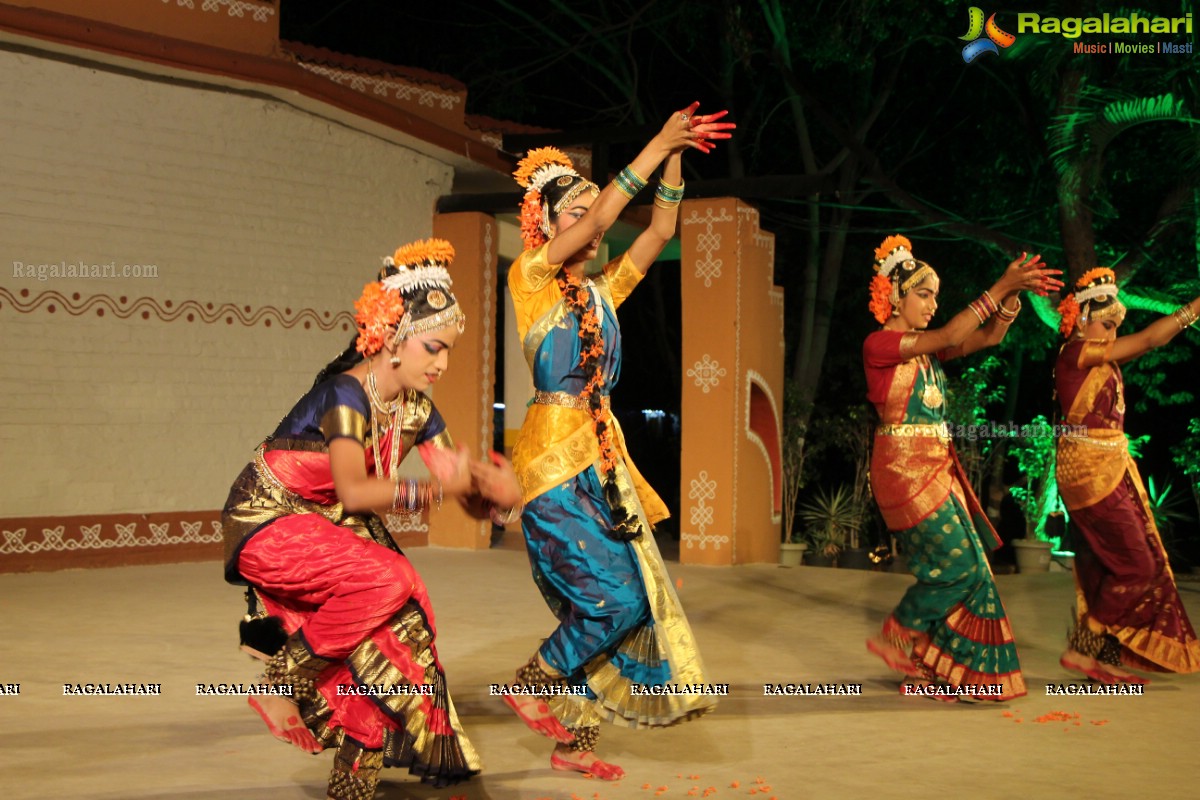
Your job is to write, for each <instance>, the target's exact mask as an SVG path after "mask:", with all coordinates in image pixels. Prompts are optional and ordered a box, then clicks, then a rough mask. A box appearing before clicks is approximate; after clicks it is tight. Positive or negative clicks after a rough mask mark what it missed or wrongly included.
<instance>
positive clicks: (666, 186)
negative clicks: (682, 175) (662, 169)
mask: <svg viewBox="0 0 1200 800" xmlns="http://www.w3.org/2000/svg"><path fill="white" fill-rule="evenodd" d="M658 182H659V184H660V185H661V186H662V187H663V188H664V189H668V190H670V191H672V192H682V191H683V186H684V184H683V183H680V184H679V185H678V186H672V185H671V184H669V183H667V179H666V178H659V179H658Z"/></svg>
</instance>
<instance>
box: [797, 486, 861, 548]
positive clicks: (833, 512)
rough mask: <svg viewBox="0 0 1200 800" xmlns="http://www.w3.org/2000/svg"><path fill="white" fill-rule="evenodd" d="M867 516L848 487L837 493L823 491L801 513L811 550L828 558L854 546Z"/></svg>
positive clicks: (852, 488)
mask: <svg viewBox="0 0 1200 800" xmlns="http://www.w3.org/2000/svg"><path fill="white" fill-rule="evenodd" d="M865 513H866V509H865V508H864V506H863V504H862V503H861V502H859V501H858V500H856V499H855V497H854V487H852V486H848V485H846V484H844V483H843V484H842V485H841V486H838V487H837V488H836V489H834V490H833V492H829V491H827V490H826V489H825V487H821V488H820V489H819V490H818V491H817V494H816V496H815V497H813V498H812V499H810V500H809V501H808V502H807V503H805V504H804V505H803V506H801V507H800V510H799V516H800V519H801V520H802V521H803V522H804V526H805V538H806V539H807V540H808V543H809V546H810V547H811V548H812V549H813V550H815V551H816V552H817V553H819V554H821V555H824V556H836V555H837V554H838V553H840V552H841V551H842V550H843V549H844V548H845V547H846V544H847V541H849V542H850V545H851V546H854V544H855V542H856V541H857V535H858V531H859V530H860V529H861V528H862V524H863V518H864V515H865Z"/></svg>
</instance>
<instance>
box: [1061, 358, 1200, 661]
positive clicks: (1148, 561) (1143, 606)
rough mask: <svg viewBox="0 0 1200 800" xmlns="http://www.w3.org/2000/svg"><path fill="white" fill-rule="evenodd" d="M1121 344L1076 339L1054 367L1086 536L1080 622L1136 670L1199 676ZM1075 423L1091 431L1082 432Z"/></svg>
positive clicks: (1073, 508)
mask: <svg viewBox="0 0 1200 800" xmlns="http://www.w3.org/2000/svg"><path fill="white" fill-rule="evenodd" d="M1112 346H1113V343H1112V342H1106V341H1101V340H1083V339H1077V340H1073V341H1070V342H1068V343H1067V344H1065V345H1063V347H1062V350H1060V351H1059V355H1058V361H1057V363H1056V364H1055V367H1054V378H1055V389H1056V391H1057V394H1058V400H1059V403H1060V405H1061V408H1062V412H1063V420H1062V421H1063V423H1064V433H1062V434H1060V435H1059V438H1058V460H1057V478H1058V490H1059V493H1060V494H1061V495H1062V498H1063V503H1064V504H1065V505H1066V507H1067V511H1068V512H1069V513H1070V515H1071V522H1072V523H1073V524H1074V526H1075V528H1076V529H1077V530H1078V531H1079V533H1080V535H1081V539H1082V542H1080V543H1078V544H1077V545H1076V550H1077V552H1076V554H1075V589H1076V615H1077V617H1078V623H1079V624H1081V625H1087V627H1088V628H1089V629H1090V630H1091V631H1092V632H1094V633H1100V634H1107V635H1110V636H1113V637H1115V638H1116V639H1117V641H1118V642H1119V643H1120V645H1121V661H1122V663H1124V664H1126V665H1127V666H1131V667H1134V668H1135V669H1144V670H1153V671H1160V672H1164V671H1165V672H1196V671H1198V670H1200V642H1198V641H1197V639H1196V633H1195V631H1194V630H1193V629H1192V624H1191V622H1190V621H1189V620H1188V617H1187V612H1186V611H1185V610H1184V607H1183V603H1182V602H1181V601H1180V598H1179V592H1178V590H1177V589H1176V587H1175V576H1174V574H1173V573H1172V572H1171V565H1170V564H1169V563H1168V561H1167V553H1166V551H1165V550H1164V549H1163V545H1162V539H1161V538H1160V537H1159V535H1158V527H1157V526H1156V525H1155V523H1154V514H1153V512H1152V511H1151V509H1150V500H1149V498H1148V497H1147V495H1146V489H1145V486H1144V485H1143V484H1142V478H1141V475H1139V474H1138V469H1137V465H1136V464H1135V463H1134V461H1133V458H1132V457H1131V456H1130V454H1129V446H1128V441H1127V439H1126V438H1125V386H1124V381H1123V379H1122V376H1121V368H1120V366H1118V365H1117V364H1116V362H1114V361H1112V358H1111V353H1112ZM1072 426H1077V427H1078V428H1083V429H1086V433H1083V432H1082V431H1081V432H1080V433H1079V434H1078V435H1076V434H1074V433H1073V432H1072Z"/></svg>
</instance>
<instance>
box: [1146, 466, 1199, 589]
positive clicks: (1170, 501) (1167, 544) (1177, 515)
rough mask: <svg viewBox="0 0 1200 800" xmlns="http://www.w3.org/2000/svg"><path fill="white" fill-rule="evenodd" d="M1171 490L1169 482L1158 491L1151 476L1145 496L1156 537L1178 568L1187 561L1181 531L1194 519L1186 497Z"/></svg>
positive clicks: (1171, 486) (1189, 502) (1189, 501)
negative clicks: (1148, 502)
mask: <svg viewBox="0 0 1200 800" xmlns="http://www.w3.org/2000/svg"><path fill="white" fill-rule="evenodd" d="M1173 489H1174V486H1173V485H1172V483H1171V481H1169V480H1168V481H1167V482H1166V483H1165V484H1163V486H1162V489H1159V488H1158V485H1157V482H1156V481H1155V480H1154V476H1153V475H1151V476H1150V478H1149V480H1148V481H1147V482H1146V494H1147V495H1149V497H1150V510H1151V512H1152V513H1153V514H1154V525H1155V527H1157V528H1158V535H1159V538H1160V539H1162V543H1163V548H1165V549H1166V551H1167V557H1168V558H1169V559H1170V560H1171V563H1173V564H1175V565H1176V567H1178V566H1180V562H1186V560H1187V555H1186V553H1187V551H1186V550H1185V548H1184V545H1185V544H1186V542H1185V541H1184V540H1183V535H1182V531H1183V530H1184V527H1185V526H1186V525H1189V524H1191V523H1194V522H1195V518H1194V517H1193V516H1192V515H1191V514H1190V513H1189V512H1188V509H1189V507H1190V506H1191V505H1192V503H1191V500H1190V499H1189V498H1188V496H1187V495H1186V494H1183V493H1181V492H1175V491H1173Z"/></svg>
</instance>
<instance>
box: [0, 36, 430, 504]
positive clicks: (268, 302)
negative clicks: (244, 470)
mask: <svg viewBox="0 0 1200 800" xmlns="http://www.w3.org/2000/svg"><path fill="white" fill-rule="evenodd" d="M452 177H453V176H452V171H451V169H450V168H449V167H448V166H447V165H445V164H443V163H440V162H438V161H436V160H433V159H430V158H429V157H427V156H423V155H420V154H418V153H415V152H413V151H411V150H408V149H405V148H403V147H400V146H397V145H395V144H391V143H388V142H385V141H382V140H380V139H378V138H376V137H374V136H371V135H368V134H365V133H362V132H360V131H357V130H352V129H350V128H347V127H345V126H343V125H341V124H338V123H335V122H331V121H327V120H325V119H322V118H319V117H316V116H313V115H312V114H310V113H307V112H302V111H298V110H296V109H293V108H291V107H290V106H288V105H286V104H284V103H281V102H279V101H276V100H270V99H263V98H261V97H256V96H250V95H246V94H238V93H234V92H231V91H227V90H220V89H208V88H204V87H200V86H197V85H191V84H182V83H177V82H171V81H167V80H160V79H154V78H150V77H143V76H138V75H131V74H127V73H122V72H118V71H110V70H107V69H104V68H100V67H93V66H90V65H86V64H75V63H70V62H68V61H63V60H56V59H54V58H50V57H42V56H39V55H35V54H28V53H21V52H14V51H9V50H0V181H3V189H4V190H3V191H2V192H0V337H2V338H0V341H2V342H3V347H2V348H0V451H2V454H3V455H2V457H0V486H2V487H4V488H3V489H2V490H0V517H13V516H34V515H38V516H52V515H77V514H105V513H117V512H148V511H177V510H193V509H216V508H219V507H220V506H221V504H222V502H223V501H224V499H225V494H226V492H227V490H228V487H229V484H230V482H231V481H232V479H233V477H234V476H235V475H236V473H237V472H238V471H239V470H240V469H241V467H242V466H243V465H244V464H245V462H246V461H247V459H248V457H249V455H250V454H251V451H252V449H253V447H254V445H255V444H256V443H257V442H258V441H259V440H261V438H262V437H263V436H265V435H266V434H267V433H269V432H270V431H271V430H272V428H273V427H274V425H275V424H276V423H277V422H278V420H279V418H280V417H281V416H282V415H283V414H284V413H285V412H286V411H287V410H288V408H289V407H290V405H291V403H292V402H293V401H294V400H295V399H296V398H297V397H298V396H299V395H300V394H301V393H302V392H303V391H304V389H305V388H307V386H308V385H309V384H310V383H311V380H312V377H313V376H314V375H315V373H316V372H317V370H318V369H319V368H320V367H321V366H322V365H323V364H324V363H325V362H326V361H327V360H329V359H330V358H331V357H332V356H333V355H334V354H335V353H336V352H337V351H339V350H340V349H341V348H342V347H343V346H344V345H345V344H346V343H347V342H348V341H349V339H350V333H349V332H344V331H343V330H342V329H341V325H340V324H338V326H337V327H336V328H335V329H334V330H332V331H325V330H321V328H320V326H318V325H317V324H315V322H314V320H317V319H327V318H326V317H325V315H326V314H327V313H328V319H333V318H335V317H336V316H337V315H338V314H339V313H343V314H344V313H345V312H351V313H352V304H353V301H354V300H355V299H356V298H357V296H358V293H359V291H360V290H361V288H362V285H363V284H364V283H365V282H366V281H367V280H368V279H370V278H371V277H372V276H373V274H374V272H375V271H376V270H377V269H378V268H379V265H380V258H381V257H382V256H384V255H387V254H389V253H390V252H391V251H392V250H393V249H394V248H395V247H396V246H397V245H399V244H401V243H403V242H406V241H409V240H412V239H415V238H421V237H425V236H428V235H429V232H430V225H431V214H432V207H433V203H434V200H435V199H436V198H437V197H438V196H439V195H441V194H445V193H448V192H449V190H450V186H451V182H452ZM14 262H20V264H21V265H23V266H22V267H21V268H20V270H19V271H20V272H21V273H22V274H21V275H19V276H16V275H14V271H17V270H16V268H15V267H14ZM62 262H66V263H67V264H68V265H69V264H72V263H76V264H78V263H81V262H82V263H85V264H112V265H113V267H114V268H115V270H116V271H117V272H118V273H121V272H123V271H124V267H125V265H127V264H128V265H143V266H144V265H152V266H153V267H154V268H155V270H156V272H157V277H141V278H136V277H132V276H129V277H125V276H123V275H120V274H118V277H113V278H100V277H96V278H90V277H89V278H78V277H77V278H58V279H47V280H38V279H37V278H36V277H26V275H25V274H24V270H26V269H28V267H27V266H24V265H40V264H46V265H56V264H60V263H62ZM142 271H146V270H144V269H143V270H142ZM48 272H49V271H48V270H47V273H48ZM51 293H57V294H51ZM122 298H124V299H122ZM168 303H169V304H170V306H168V305H167V304H168ZM209 304H211V305H212V308H211V309H210V308H209ZM223 304H232V305H233V308H234V309H236V312H233V311H231V312H229V313H225V314H221V315H220V316H219V317H216V318H215V319H213V318H212V317H214V315H215V311H216V310H217V309H219V308H220V307H221V306H222V305H223ZM51 306H53V307H54V308H55V311H54V312H53V313H51V312H50V311H49V308H50V307H51ZM135 306H136V307H137V310H136V311H134V313H133V314H132V315H130V314H129V309H130V308H133V307H135ZM181 307H184V308H186V309H187V313H191V314H192V316H193V321H191V322H188V321H186V313H184V314H180V315H179V316H178V317H177V318H175V319H174V320H173V321H168V319H167V318H169V317H171V316H173V315H175V314H177V313H179V311H180V310H181ZM247 309H248V310H247ZM306 310H307V312H306ZM72 312H79V313H72ZM99 312H103V314H102V316H101V315H99ZM143 313H147V314H148V315H149V318H148V319H143V318H142V314H143ZM124 316H128V318H122V317H124ZM255 318H257V321H253V322H251V324H247V322H250V321H251V320H253V319H255ZM227 319H228V320H231V322H227V321H226V320H227ZM304 319H307V320H308V321H309V323H310V328H309V329H307V330H306V329H305V327H304ZM343 319H346V318H345V317H344V318H343ZM267 320H269V321H270V326H269V327H268V326H267V324H266V321H267ZM290 321H295V324H294V325H293V326H292V327H290V328H287V327H285V323H286V322H290Z"/></svg>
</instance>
